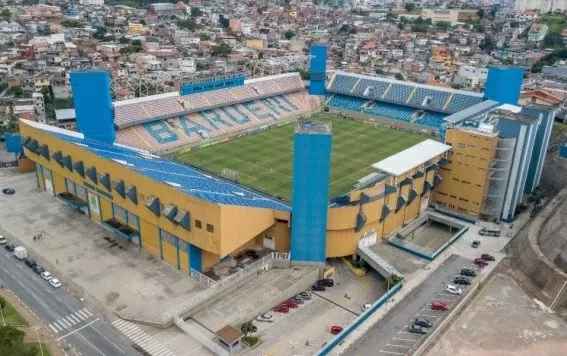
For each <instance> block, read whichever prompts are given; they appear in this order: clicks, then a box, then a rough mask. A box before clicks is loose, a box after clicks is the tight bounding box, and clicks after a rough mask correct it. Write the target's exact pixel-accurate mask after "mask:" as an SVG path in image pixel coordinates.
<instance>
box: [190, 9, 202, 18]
mask: <svg viewBox="0 0 567 356" xmlns="http://www.w3.org/2000/svg"><path fill="white" fill-rule="evenodd" d="M200 16H203V11H201V9H199V8H198V7H192V8H191V17H200Z"/></svg>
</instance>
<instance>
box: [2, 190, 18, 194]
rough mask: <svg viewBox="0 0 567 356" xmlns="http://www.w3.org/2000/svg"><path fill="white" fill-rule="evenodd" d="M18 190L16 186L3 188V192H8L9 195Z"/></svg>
mask: <svg viewBox="0 0 567 356" xmlns="http://www.w3.org/2000/svg"><path fill="white" fill-rule="evenodd" d="M15 192H16V191H15V190H14V188H4V189H2V193H4V194H8V195H12V194H14V193H15Z"/></svg>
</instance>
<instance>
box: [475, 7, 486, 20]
mask: <svg viewBox="0 0 567 356" xmlns="http://www.w3.org/2000/svg"><path fill="white" fill-rule="evenodd" d="M485 15H486V13H485V12H484V9H479V10H478V11H477V12H476V16H478V18H479V19H483V18H484V16H485Z"/></svg>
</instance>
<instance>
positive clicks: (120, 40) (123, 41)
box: [118, 37, 130, 44]
mask: <svg viewBox="0 0 567 356" xmlns="http://www.w3.org/2000/svg"><path fill="white" fill-rule="evenodd" d="M118 42H120V43H121V44H127V43H130V40H129V39H127V38H126V37H120V39H119V40H118Z"/></svg>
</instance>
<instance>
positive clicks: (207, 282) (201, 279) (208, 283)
mask: <svg viewBox="0 0 567 356" xmlns="http://www.w3.org/2000/svg"><path fill="white" fill-rule="evenodd" d="M189 277H191V278H193V279H194V280H195V281H197V283H199V284H200V285H202V286H203V287H205V288H211V287H212V286H214V285H215V284H217V281H215V280H214V279H212V278H209V277H207V276H205V275H204V274H202V273H201V272H199V271H196V270H194V269H193V268H191V270H190V271H189Z"/></svg>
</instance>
